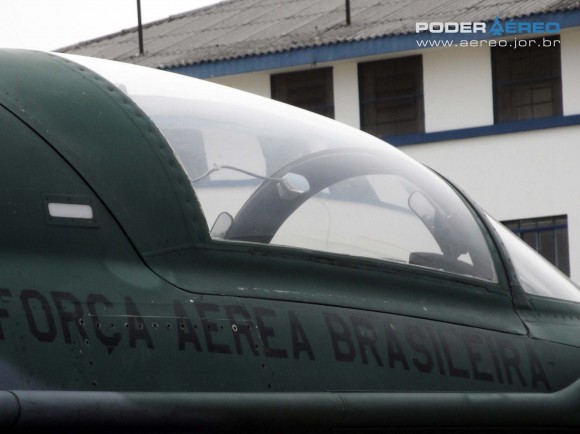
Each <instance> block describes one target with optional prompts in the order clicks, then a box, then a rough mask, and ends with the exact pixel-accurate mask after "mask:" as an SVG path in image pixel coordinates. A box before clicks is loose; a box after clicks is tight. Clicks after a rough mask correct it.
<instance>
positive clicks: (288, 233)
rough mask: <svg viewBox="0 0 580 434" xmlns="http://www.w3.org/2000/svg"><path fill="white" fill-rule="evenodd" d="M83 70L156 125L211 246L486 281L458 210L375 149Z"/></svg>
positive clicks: (330, 132)
mask: <svg viewBox="0 0 580 434" xmlns="http://www.w3.org/2000/svg"><path fill="white" fill-rule="evenodd" d="M75 60H76V59H75ZM83 62H84V63H85V64H86V65H87V66H89V67H91V68H92V69H94V70H95V71H96V72H98V73H100V74H101V75H104V76H105V77H106V78H108V79H109V80H110V81H112V82H113V83H115V84H116V85H117V86H118V87H119V88H120V89H122V90H123V91H124V92H125V93H126V94H127V95H128V96H130V97H131V98H132V99H133V100H134V101H135V102H136V103H137V104H138V105H139V106H140V107H141V108H142V109H143V110H144V111H145V112H146V113H147V114H148V115H149V117H150V118H151V119H152V120H153V121H154V122H155V123H156V125H157V126H158V128H159V129H160V131H161V132H162V133H163V135H164V136H165V137H166V139H167V141H168V142H169V144H170V145H171V146H172V148H173V149H174V151H175V154H176V155H177V157H178V159H179V161H180V162H181V164H182V165H183V168H184V169H185V171H186V172H187V174H188V176H189V178H190V181H191V184H192V187H193V188H194V190H195V193H196V195H197V197H198V199H199V201H200V203H201V207H202V209H203V213H204V215H205V218H206V220H207V224H208V227H209V228H212V231H211V235H212V237H213V238H214V239H219V240H228V241H236V242H249V243H262V244H272V245H280V246H289V247H294V248H300V249H308V250H312V251H321V252H329V253H336V254H342V255H350V256H353V257H365V258H373V259H378V260H384V261H393V262H397V263H404V264H410V265H414V266H419V267H429V268H433V269H437V270H442V271H446V272H449V273H455V274H460V275H464V276H470V277H474V278H478V279H485V280H489V281H495V280H496V272H495V270H494V267H493V261H492V259H491V254H490V252H489V248H488V246H487V243H486V241H485V239H484V236H483V234H482V231H481V229H480V226H479V224H478V223H477V221H476V219H475V218H474V216H473V214H472V212H471V211H470V209H469V207H468V206H467V205H466V204H465V202H464V201H463V200H462V199H461V198H460V197H459V196H458V195H457V194H456V193H455V191H454V190H453V189H452V188H451V187H450V186H449V185H448V184H447V183H446V182H445V181H443V180H442V179H441V178H440V177H439V176H437V175H435V174H434V173H432V172H431V171H430V170H429V169H426V168H425V167H423V166H422V165H420V164H419V163H417V162H415V161H413V160H412V159H410V158H408V157H407V156H405V155H404V154H402V153H401V152H399V151H397V150H395V149H393V148H392V147H390V146H388V145H387V144H385V142H383V141H381V140H379V139H376V138H374V137H371V136H369V135H367V134H364V133H362V132H360V131H358V130H355V129H352V128H350V127H347V126H344V125H341V124H338V123H336V122H334V121H331V120H328V119H326V118H323V117H320V116H317V115H313V114H310V113H305V112H303V111H302V110H299V109H296V108H294V107H290V106H286V105H284V104H280V103H277V102H275V101H267V100H264V99H263V98H259V97H255V96H253V95H249V94H246V93H243V92H237V91H233V90H231V89H227V88H223V87H221V86H218V85H210V84H208V83H205V82H198V81H197V80H192V79H190V78H186V77H183V76H179V75H176V74H166V73H163V72H160V71H155V70H148V69H143V68H135V67H128V66H127V65H119V64H114V63H108V62H101V61H98V60H91V59H86V60H83Z"/></svg>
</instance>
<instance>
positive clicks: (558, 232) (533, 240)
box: [502, 215, 570, 276]
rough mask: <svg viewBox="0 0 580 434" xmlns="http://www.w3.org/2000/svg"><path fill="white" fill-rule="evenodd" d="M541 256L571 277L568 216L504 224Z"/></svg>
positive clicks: (514, 221) (513, 221)
mask: <svg viewBox="0 0 580 434" xmlns="http://www.w3.org/2000/svg"><path fill="white" fill-rule="evenodd" d="M502 223H503V224H504V225H505V226H506V227H507V228H508V229H510V230H511V231H512V232H513V233H515V234H516V235H517V236H518V237H520V238H521V239H522V240H524V241H525V242H526V243H527V244H528V245H529V246H530V247H532V248H533V249H534V250H536V251H537V252H538V253H539V254H540V255H542V256H543V257H544V258H546V259H547V260H548V261H550V262H551V263H552V264H554V265H555V266H556V267H558V268H559V269H560V271H562V272H563V273H564V274H566V275H567V276H570V258H569V253H568V218H567V216H565V215H564V216H556V217H542V218H537V219H526V220H511V221H506V222H502Z"/></svg>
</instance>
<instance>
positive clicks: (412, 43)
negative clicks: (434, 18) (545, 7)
mask: <svg viewBox="0 0 580 434" xmlns="http://www.w3.org/2000/svg"><path fill="white" fill-rule="evenodd" d="M530 20H534V21H543V22H557V23H559V24H560V28H567V27H574V26H579V25H580V10H574V11H566V12H554V13H547V14H536V15H533V16H530V17H523V18H521V21H530ZM490 23H491V21H490ZM487 37H488V35H487V34H484V33H474V34H459V33H456V34H443V35H442V34H432V33H419V34H416V33H409V34H405V35H394V36H385V37H382V38H376V39H367V40H363V41H349V42H342V43H335V44H332V45H322V46H318V47H309V48H308V47H307V48H298V49H295V50H290V51H285V52H281V53H271V54H263V55H255V56H247V57H242V58H239V59H231V60H223V61H215V62H205V63H200V64H197V65H190V66H181V67H177V68H170V69H169V71H172V72H177V73H179V74H184V75H189V76H192V77H197V78H211V77H219V76H224V75H235V74H244V73H249V72H257V71H265V70H273V69H279V68H288V67H294V66H305V65H316V64H318V63H323V62H332V61H338V60H344V59H353V58H357V57H365V56H374V55H380V54H386V53H395V52H400V51H411V50H416V49H418V48H419V47H418V44H417V41H437V40H441V39H442V38H445V40H450V41H453V42H454V43H457V42H459V41H463V40H466V41H470V40H481V39H487Z"/></svg>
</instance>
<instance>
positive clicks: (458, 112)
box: [423, 47, 493, 133]
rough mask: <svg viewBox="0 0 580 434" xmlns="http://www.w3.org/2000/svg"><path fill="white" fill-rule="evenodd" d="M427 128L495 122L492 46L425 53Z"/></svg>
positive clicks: (434, 128) (476, 125)
mask: <svg viewBox="0 0 580 434" xmlns="http://www.w3.org/2000/svg"><path fill="white" fill-rule="evenodd" d="M423 83H424V84H423V86H424V101H425V131H426V132H428V133H430V132H433V131H444V130H454V129H459V128H470V127H478V126H482V125H491V124H493V91H492V80H491V56H490V51H489V47H481V48H473V47H469V48H467V47H456V48H448V49H433V50H428V51H426V52H425V53H424V54H423Z"/></svg>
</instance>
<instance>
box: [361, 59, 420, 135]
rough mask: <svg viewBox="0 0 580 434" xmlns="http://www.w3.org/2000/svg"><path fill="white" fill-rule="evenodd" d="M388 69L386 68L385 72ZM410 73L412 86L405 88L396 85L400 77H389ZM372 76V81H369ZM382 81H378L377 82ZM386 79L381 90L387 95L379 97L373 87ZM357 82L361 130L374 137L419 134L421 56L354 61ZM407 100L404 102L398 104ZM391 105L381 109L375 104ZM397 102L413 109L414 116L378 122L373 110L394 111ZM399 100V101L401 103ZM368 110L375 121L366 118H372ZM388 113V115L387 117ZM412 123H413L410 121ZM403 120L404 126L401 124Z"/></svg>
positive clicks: (375, 88)
mask: <svg viewBox="0 0 580 434" xmlns="http://www.w3.org/2000/svg"><path fill="white" fill-rule="evenodd" d="M385 68H388V71H385ZM404 68H409V69H413V73H412V74H405V73H401V72H400V71H401V69H404ZM402 75H407V76H411V77H412V78H411V81H412V82H413V84H412V89H411V90H408V91H405V89H399V88H397V87H396V86H397V85H400V84H401V83H402V81H401V80H393V79H390V77H393V76H402ZM373 79H374V84H372V83H371V80H373ZM379 81H382V83H379ZM386 82H389V85H387V86H386V87H385V88H384V90H382V93H385V92H386V93H388V94H389V95H387V96H382V97H379V96H378V95H377V93H378V92H377V87H378V85H379V84H382V85H384V84H385V83H386ZM358 85H359V110H360V125H361V128H360V129H361V130H362V131H365V132H367V133H369V134H373V135H375V136H378V137H389V136H396V135H408V134H419V133H424V132H425V98H424V94H425V92H424V79H423V56H422V55H420V54H419V55H413V56H404V57H396V58H389V59H381V60H375V61H371V62H361V63H359V64H358ZM405 100H407V101H408V102H407V103H402V102H403V101H405ZM385 103H386V104H393V106H392V107H389V108H386V109H385V108H383V109H381V107H380V106H379V104H385ZM397 103H399V104H400V105H405V104H406V105H407V106H408V107H411V108H412V110H415V117H414V119H412V120H403V121H397V120H395V121H387V122H378V121H376V119H377V118H378V115H377V112H379V111H380V110H382V111H383V112H386V111H392V112H393V113H394V112H395V111H396V110H397ZM401 103H402V104H401ZM369 110H374V118H375V121H374V122H371V121H370V120H369V119H368V118H369V117H372V116H371V115H370V114H369ZM393 113H390V114H389V115H388V116H391V115H392V114H393ZM413 122H414V124H412V123H413ZM403 123H406V124H407V126H402V125H403Z"/></svg>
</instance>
